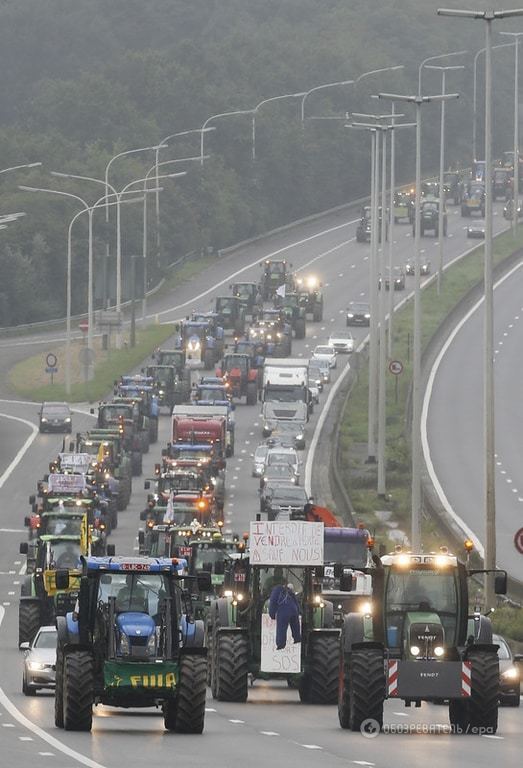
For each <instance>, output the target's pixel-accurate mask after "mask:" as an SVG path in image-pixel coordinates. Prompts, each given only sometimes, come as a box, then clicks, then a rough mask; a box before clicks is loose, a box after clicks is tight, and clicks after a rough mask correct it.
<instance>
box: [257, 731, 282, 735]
mask: <svg viewBox="0 0 523 768" xmlns="http://www.w3.org/2000/svg"><path fill="white" fill-rule="evenodd" d="M260 733H261V735H262V736H279V735H280V734H279V733H277V731H260Z"/></svg>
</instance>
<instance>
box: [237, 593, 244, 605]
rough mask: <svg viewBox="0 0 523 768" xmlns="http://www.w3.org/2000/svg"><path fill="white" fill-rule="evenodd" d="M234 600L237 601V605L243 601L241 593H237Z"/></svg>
mask: <svg viewBox="0 0 523 768" xmlns="http://www.w3.org/2000/svg"><path fill="white" fill-rule="evenodd" d="M236 600H237V601H238V602H239V603H241V601H242V600H243V595H242V593H241V592H238V594H237V595H236Z"/></svg>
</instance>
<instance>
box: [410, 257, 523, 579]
mask: <svg viewBox="0 0 523 768" xmlns="http://www.w3.org/2000/svg"><path fill="white" fill-rule="evenodd" d="M522 291H523V263H519V264H518V265H517V266H516V267H515V268H513V269H512V270H511V271H510V273H509V274H508V275H507V276H506V277H505V278H502V280H500V281H498V283H497V286H496V290H495V293H494V297H495V298H494V301H495V314H494V322H495V325H494V350H495V351H494V355H495V395H496V469H497V472H496V537H497V560H498V564H499V566H500V567H502V568H506V569H507V570H508V572H509V573H510V574H512V575H513V576H514V577H516V578H518V579H519V580H520V581H521V580H523V556H522V555H521V554H519V552H517V550H516V549H515V547H514V544H513V539H514V534H515V533H516V531H517V530H518V529H519V528H520V527H521V526H522V525H523V468H522V467H521V461H520V457H521V431H520V429H519V428H518V427H517V426H516V425H519V424H521V423H522V420H523V404H522V402H521V380H522V375H523V363H522V359H521V348H522V344H523V327H522V322H523V306H522V304H523V302H522V301H521V296H522V295H523V294H522ZM483 314H484V313H483V303H482V302H481V303H479V304H477V305H476V306H475V308H473V310H471V312H469V313H468V314H467V316H466V318H465V321H464V322H463V323H462V324H460V326H458V329H457V332H456V333H455V335H453V336H451V337H450V338H449V340H448V342H447V345H446V346H445V347H444V349H443V350H442V352H443V354H442V356H441V357H440V358H439V365H437V368H436V367H435V368H434V369H433V386H432V392H430V390H428V391H427V393H426V398H425V399H426V412H427V434H428V440H427V442H426V446H425V456H426V457H427V456H430V460H431V463H432V466H433V472H434V474H435V477H436V478H437V483H439V484H440V485H441V487H442V491H444V495H445V499H446V501H445V503H446V505H448V509H449V510H450V511H451V513H453V514H455V515H456V516H457V517H459V518H460V519H461V520H463V521H464V523H465V524H466V525H467V526H468V527H469V529H470V530H471V532H472V533H473V534H474V535H475V536H476V537H477V538H478V539H479V540H480V541H481V539H482V538H483V525H484V522H483V521H484V491H483V484H484V480H483V478H484V466H483V464H484V459H483V419H482V413H483V359H482V339H483ZM456 468H458V469H457V470H456ZM440 496H441V492H440Z"/></svg>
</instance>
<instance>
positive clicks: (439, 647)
mask: <svg viewBox="0 0 523 768" xmlns="http://www.w3.org/2000/svg"><path fill="white" fill-rule="evenodd" d="M444 655H445V649H444V648H443V646H442V645H436V646H435V648H434V656H437V657H438V659H440V658H441V657H442V656H444Z"/></svg>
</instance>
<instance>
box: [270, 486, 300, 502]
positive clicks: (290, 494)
mask: <svg viewBox="0 0 523 768" xmlns="http://www.w3.org/2000/svg"><path fill="white" fill-rule="evenodd" d="M271 498H272V500H273V501H276V502H277V503H280V502H286V503H287V504H300V505H305V504H306V503H307V494H306V493H305V489H304V488H299V487H296V486H293V487H292V488H290V487H289V488H285V487H283V486H282V487H278V486H275V488H274V492H273V493H272V495H271Z"/></svg>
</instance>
